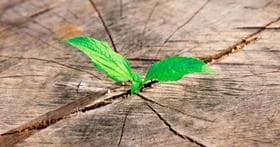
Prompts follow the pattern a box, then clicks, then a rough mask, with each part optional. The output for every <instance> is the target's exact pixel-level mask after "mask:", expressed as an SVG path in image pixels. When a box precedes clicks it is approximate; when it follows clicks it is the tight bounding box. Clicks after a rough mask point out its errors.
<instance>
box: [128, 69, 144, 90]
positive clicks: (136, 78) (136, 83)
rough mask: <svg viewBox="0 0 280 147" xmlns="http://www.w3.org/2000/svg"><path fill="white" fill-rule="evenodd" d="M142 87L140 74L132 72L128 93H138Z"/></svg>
mask: <svg viewBox="0 0 280 147" xmlns="http://www.w3.org/2000/svg"><path fill="white" fill-rule="evenodd" d="M142 87H143V82H142V79H141V75H140V74H139V73H134V74H133V81H132V83H131V85H130V94H131V95H133V94H135V93H138V92H139V91H140V89H141V88H142Z"/></svg>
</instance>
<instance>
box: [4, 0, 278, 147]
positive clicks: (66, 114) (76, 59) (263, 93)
mask: <svg viewBox="0 0 280 147" xmlns="http://www.w3.org/2000/svg"><path fill="white" fill-rule="evenodd" d="M0 5H1V7H0V12H1V15H0V22H1V24H0V41H1V42H0V110H1V113H0V118H1V120H0V133H2V135H1V136H0V142H1V143H0V146H9V145H14V144H15V143H17V145H18V146H280V141H279V140H280V138H279V137H280V136H279V134H280V125H279V124H280V115H279V112H280V99H279V95H280V82H279V80H278V79H279V78H280V77H279V69H280V67H279V60H280V58H279V57H280V52H279V51H280V50H279V48H280V44H279V43H278V42H279V39H280V35H279V29H277V28H279V25H280V22H279V19H280V16H279V15H278V14H279V11H280V9H279V8H280V3H279V1H275V0H274V1H268V0H247V1H242V0H238V1H233V0H232V1H231V0H224V1H219V0H209V1H208V0H199V1H197V0H190V1H186V0H175V1H169V0H162V1H159V0H141V1H132V0H114V1H104V0H94V1H93V0H91V1H87V0H84V1H80V0H72V1H71V2H69V1H66V0H61V1H55V0H48V1H36V0H30V1H20V0H13V1H3V2H0ZM267 28H274V29H267ZM81 34H83V35H89V36H93V37H95V38H97V39H101V40H106V41H108V42H110V43H111V45H112V46H115V48H116V50H117V51H118V52H120V53H121V54H123V55H125V56H126V57H128V58H129V59H130V63H131V65H132V67H133V68H134V69H135V70H136V71H138V72H140V73H141V74H142V75H144V74H145V71H146V70H147V68H148V67H149V65H150V64H151V63H153V62H154V61H156V60H158V59H161V58H164V57H166V56H171V55H188V56H196V57H201V58H202V59H203V60H205V61H207V62H209V63H211V66H212V67H213V68H215V69H216V70H217V74H215V75H190V76H188V77H186V78H184V79H183V80H180V81H179V82H175V83H156V84H154V86H153V87H152V88H147V89H145V90H144V91H143V92H141V93H140V95H139V96H128V97H126V92H127V90H128V87H127V86H124V87H123V86H121V85H118V84H115V83H114V82H112V81H110V80H109V79H108V78H106V76H104V75H103V74H101V73H100V72H98V71H96V70H95V69H93V68H92V67H91V65H90V63H89V60H88V59H87V58H86V57H85V56H84V55H83V54H81V53H80V52H79V51H77V50H76V49H74V48H72V47H69V46H67V45H65V44H63V42H62V40H63V39H64V38H68V37H71V36H76V35H81ZM108 89H111V92H112V93H111V94H109V95H108V94H107V95H105V96H104V94H105V93H106V92H107V90H108ZM120 94H121V96H120ZM124 96H125V97H124Z"/></svg>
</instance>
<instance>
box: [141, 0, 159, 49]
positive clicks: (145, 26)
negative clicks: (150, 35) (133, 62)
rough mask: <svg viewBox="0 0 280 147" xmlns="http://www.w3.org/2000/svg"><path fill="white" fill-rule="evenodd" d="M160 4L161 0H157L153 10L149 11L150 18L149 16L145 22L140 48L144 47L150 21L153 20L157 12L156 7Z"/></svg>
mask: <svg viewBox="0 0 280 147" xmlns="http://www.w3.org/2000/svg"><path fill="white" fill-rule="evenodd" d="M158 5H159V1H157V2H156V4H155V5H154V6H153V8H152V11H151V12H150V13H149V15H148V18H147V21H146V22H145V24H144V28H143V31H142V33H141V42H140V48H141V49H142V48H143V43H144V37H145V33H146V29H147V25H148V23H149V21H150V20H151V18H152V16H153V14H154V12H155V9H156V7H157V6H158Z"/></svg>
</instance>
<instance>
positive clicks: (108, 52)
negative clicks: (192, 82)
mask: <svg viewBox="0 0 280 147" xmlns="http://www.w3.org/2000/svg"><path fill="white" fill-rule="evenodd" d="M65 42H66V43H67V44H70V45H72V46H74V47H76V48H78V49H79V50H80V51H82V52H83V53H84V54H86V55H87V56H88V57H89V58H90V60H91V61H92V63H93V64H94V65H95V67H96V68H97V69H98V70H99V71H101V72H104V73H106V74H107V76H108V77H109V78H111V79H112V80H114V81H116V82H118V83H121V82H126V81H129V82H130V83H131V85H130V94H131V95H134V94H137V93H138V92H139V91H140V90H141V89H142V88H143V87H144V85H145V84H147V83H149V82H151V81H158V82H168V81H178V80H180V79H182V78H183V77H184V76H185V75H187V74H191V73H213V72H214V70H213V69H211V68H209V67H208V65H207V64H206V63H204V62H203V61H201V60H200V59H198V58H194V57H182V56H174V57H168V58H165V59H163V60H161V61H159V62H156V63H154V64H152V65H151V67H150V68H149V70H148V72H147V74H146V76H145V78H144V80H142V78H141V75H140V74H139V73H137V72H134V71H133V70H132V69H131V67H130V65H129V63H128V60H127V59H126V58H125V57H123V56H122V55H120V54H118V53H116V52H115V51H114V50H112V48H111V47H110V46H109V44H108V43H107V42H103V41H98V40H96V39H94V38H90V37H85V36H78V37H73V38H70V39H67V40H65Z"/></svg>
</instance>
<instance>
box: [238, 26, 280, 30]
mask: <svg viewBox="0 0 280 147" xmlns="http://www.w3.org/2000/svg"><path fill="white" fill-rule="evenodd" d="M236 29H268V30H278V29H280V26H275V27H264V26H248V27H236Z"/></svg>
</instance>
